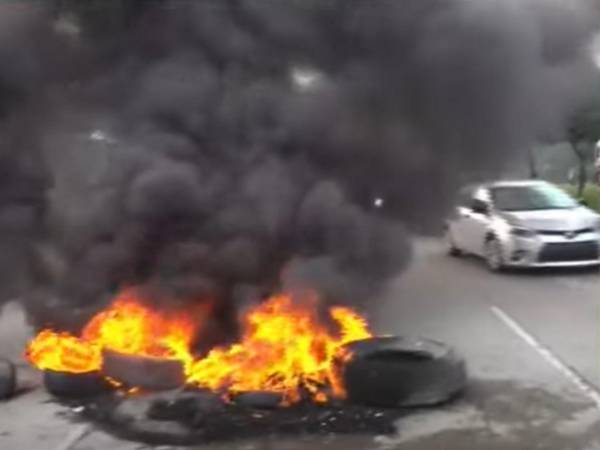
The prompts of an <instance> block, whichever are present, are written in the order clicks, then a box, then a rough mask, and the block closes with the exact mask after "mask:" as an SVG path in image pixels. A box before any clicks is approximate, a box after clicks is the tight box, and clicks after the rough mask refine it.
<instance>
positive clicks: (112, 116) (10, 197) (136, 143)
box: [0, 0, 597, 343]
mask: <svg viewBox="0 0 600 450" xmlns="http://www.w3.org/2000/svg"><path fill="white" fill-rule="evenodd" d="M596 24H597V20H596V17H595V16H594V15H593V14H592V13H589V12H588V11H587V10H586V6H585V5H584V4H583V3H582V4H581V5H580V4H578V3H576V2H568V5H566V4H563V2H546V1H541V0H527V1H520V2H513V1H495V0H490V1H486V2H471V1H466V0H452V1H448V0H405V1H401V2H400V1H388V0H380V1H376V2H373V1H370V0H302V1H297V0H285V1H282V0H219V1H216V0H215V1H202V2H180V1H170V0H163V1H112V2H98V1H86V2H81V1H58V0H54V1H48V2H33V1H32V2H27V1H23V2H6V3H5V4H2V5H0V105H1V106H0V167H1V169H2V173H3V174H4V175H3V176H2V177H0V179H1V180H2V181H1V183H2V187H1V188H0V191H1V192H2V196H1V198H0V236H1V239H0V246H1V247H2V251H0V255H1V258H2V260H1V264H2V270H1V271H0V273H2V274H3V276H4V278H5V279H3V280H2V283H0V284H1V285H2V286H3V287H5V286H6V287H7V288H8V287H10V288H11V289H10V292H8V291H7V292H5V293H4V295H3V297H6V296H8V295H9V294H10V295H13V294H15V293H19V294H21V295H22V296H23V298H24V299H25V303H26V305H27V308H28V310H29V312H30V314H31V317H32V320H33V322H34V323H35V324H36V325H39V326H41V325H51V326H53V327H54V328H59V329H65V330H77V329H78V328H79V327H81V325H82V324H83V323H85V321H86V320H87V319H88V318H89V317H90V315H91V314H93V313H94V312H96V311H97V310H98V309H99V308H101V307H103V306H105V305H106V303H107V301H108V299H109V298H110V297H111V295H112V294H113V293H114V291H115V290H116V289H118V288H119V287H122V286H124V285H131V284H136V285H144V286H145V287H146V289H147V292H148V296H147V297H148V301H151V302H153V304H154V305H156V307H171V306H172V305H179V306H180V305H185V304H186V303H187V302H211V303H212V304H213V305H214V308H213V314H214V316H213V318H214V320H213V323H212V324H211V327H212V328H213V329H212V330H211V332H210V333H209V335H210V336H212V337H213V338H214V339H215V341H225V340H228V339H233V338H234V337H233V336H234V335H235V333H236V324H237V320H238V315H239V314H240V311H242V310H243V309H244V308H245V306H246V305H247V304H248V303H251V302H254V301H258V300H260V299H261V298H262V297H263V295H264V294H265V293H269V292H272V291H274V290H277V289H282V288H283V289H288V290H302V289H306V288H310V289H315V290H317V291H318V292H319V293H320V294H321V296H322V297H323V298H324V299H325V300H326V301H330V302H336V303H344V302H346V303H353V304H355V305H363V306H365V304H366V303H368V302H370V301H371V300H372V299H374V298H375V297H376V296H377V291H378V289H380V288H381V287H383V286H384V282H385V280H386V279H387V278H388V277H389V276H391V275H393V274H395V273H397V272H398V271H400V270H402V268H403V267H405V266H406V264H407V263H408V261H409V259H410V254H411V251H410V241H409V238H408V232H409V231H410V230H417V231H423V230H427V229H431V228H435V227H436V226H437V225H438V222H439V220H440V219H441V218H442V217H443V215H444V213H445V211H446V208H447V207H448V205H449V203H450V201H451V199H452V197H453V195H454V194H453V193H454V191H455V188H456V187H457V186H458V185H459V184H460V183H461V182H462V181H464V179H466V178H469V177H471V176H472V175H473V174H480V175H481V174H490V175H491V174H494V173H497V171H499V170H501V169H502V167H503V164H504V163H505V162H506V161H507V160H508V159H509V158H510V156H512V155H515V154H517V153H518V152H519V151H521V150H522V149H526V148H527V147H528V146H529V145H530V144H531V143H532V142H533V141H535V139H536V138H537V137H538V136H540V135H542V134H543V135H548V134H551V133H552V132H553V131H556V130H558V129H560V127H561V124H562V119H563V118H564V116H565V114H566V113H568V112H569V111H570V110H571V109H572V108H573V107H574V106H575V105H576V104H577V102H578V100H579V99H580V98H581V95H582V93H583V92H585V89H586V87H587V85H588V84H587V83H588V81H590V80H591V78H592V76H593V73H595V69H594V68H593V64H592V62H591V58H590V55H589V53H588V52H587V48H588V43H589V39H590V36H591V34H592V31H593V28H594V27H595V26H596ZM377 199H380V201H379V200H377ZM25 266H27V267H28V268H29V270H27V271H25V270H24V267H25ZM23 273H27V277H25V276H21V275H22V274H23ZM5 281H6V282H5ZM25 293H26V294H25ZM215 343H216V342H215Z"/></svg>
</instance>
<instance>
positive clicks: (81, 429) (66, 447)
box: [56, 424, 91, 450]
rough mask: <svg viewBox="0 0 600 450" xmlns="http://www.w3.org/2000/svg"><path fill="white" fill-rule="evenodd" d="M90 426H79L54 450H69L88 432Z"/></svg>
mask: <svg viewBox="0 0 600 450" xmlns="http://www.w3.org/2000/svg"><path fill="white" fill-rule="evenodd" d="M90 431H91V426H90V425H89V424H83V425H79V426H78V427H77V428H75V429H74V430H73V431H72V432H71V433H69V434H68V435H67V437H66V438H65V440H64V441H62V442H61V443H60V444H59V445H58V447H56V450H70V449H71V448H72V447H73V446H74V445H75V444H77V443H78V442H79V441H81V440H82V439H83V438H84V437H85V436H86V435H87V434H88V433H89V432H90Z"/></svg>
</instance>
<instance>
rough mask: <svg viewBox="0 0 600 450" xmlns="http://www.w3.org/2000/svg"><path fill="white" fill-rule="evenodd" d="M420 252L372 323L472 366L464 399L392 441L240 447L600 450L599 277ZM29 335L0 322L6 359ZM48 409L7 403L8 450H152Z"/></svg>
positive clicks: (12, 312) (33, 396) (0, 351)
mask: <svg viewBox="0 0 600 450" xmlns="http://www.w3.org/2000/svg"><path fill="white" fill-rule="evenodd" d="M416 253H417V254H416V257H415V261H414V264H413V266H412V268H411V269H410V270H409V271H407V272H406V273H405V274H403V275H402V276H401V277H399V278H398V279H396V280H394V281H393V283H392V284H391V286H390V288H389V289H388V291H387V293H386V295H385V298H384V299H383V300H382V301H381V302H379V303H378V304H377V305H374V307H373V312H372V317H371V320H372V322H373V323H374V324H375V327H376V330H377V331H378V332H380V333H399V334H412V335H422V336H427V337H431V338H437V339H441V340H443V341H445V342H448V343H450V344H452V345H454V346H455V347H456V348H457V349H458V350H459V351H460V352H461V353H462V354H463V355H464V356H465V357H466V359H467V362H468V365H469V370H470V375H471V384H470V388H469V391H468V392H467V394H466V396H465V398H463V399H461V400H459V401H457V402H455V403H454V404H452V405H449V406H447V407H444V408H440V409H435V410H425V411H421V412H415V413H414V414H413V415H411V416H409V417H407V418H404V419H403V420H401V421H400V423H399V433H398V435H397V436H393V437H385V438H383V437H377V438H373V437H352V438H348V437H345V438H334V437H332V438H328V439H323V438H319V439H315V438H312V439H283V440H282V439H273V438H265V439H264V440H261V441H252V442H241V443H238V444H236V447H235V448H239V449H248V450H249V449H257V450H261V449H277V450H309V449H311V450H320V449H331V450H333V449H335V450H354V449H355V450H359V449H382V450H383V449H395V448H402V449H403V450H404V449H407V450H413V449H414V450H425V449H427V450H431V449H433V450H436V449H440V450H466V449H471V448H473V449H492V450H509V449H510V450H531V449H553V450H600V395H599V394H598V393H597V392H596V387H600V370H599V361H600V336H599V333H600V308H599V305H600V275H599V274H598V272H597V271H587V272H581V271H579V272H564V271H560V272H556V271H554V272H542V273H531V272H528V273H512V274H502V275H496V274H490V273H488V272H487V270H486V269H485V268H484V266H483V265H482V264H481V263H479V262H478V261H477V260H474V259H471V258H461V259H452V258H450V257H448V256H446V255H445V254H444V251H443V246H442V244H441V243H439V242H438V241H436V240H432V239H427V240H421V241H420V243H419V245H418V246H417V252H416ZM23 330H24V325H23V321H22V317H20V315H19V311H18V309H17V308H14V307H10V308H9V309H8V310H7V311H6V312H5V314H4V316H3V317H1V318H0V355H15V354H17V353H18V350H19V349H20V346H21V345H22V340H23V339H24V338H25V334H26V333H25V332H24V331H23ZM29 382H30V383H34V382H35V379H34V378H31V379H30V380H29ZM46 400H47V397H46V396H45V394H44V393H43V391H41V390H39V389H37V390H33V391H31V392H30V393H27V394H25V395H23V396H21V397H19V398H17V399H15V400H13V401H11V402H7V403H3V404H0V448H1V449H3V450H4V449H7V450H13V449H15V450H16V449H21V448H23V449H25V448H27V449H32V450H36V449H43V450H67V449H74V450H100V449H106V448H111V449H113V450H134V449H143V448H148V447H144V446H142V445H139V444H135V443H127V442H122V441H118V440H116V439H113V438H111V437H110V436H107V435H105V434H103V433H102V432H100V431H97V430H87V429H85V428H83V427H82V426H81V425H79V424H73V423H71V422H70V421H69V420H68V419H67V418H65V417H63V416H62V415H61V414H58V415H57V413H63V414H64V410H63V409H62V408H60V407H58V406H56V405H54V404H51V403H45V401H46ZM198 448H207V449H208V448H210V449H215V450H221V449H222V450H225V449H232V448H234V447H233V446H232V445H231V444H223V445H218V446H214V445H213V446H210V447H198ZM163 449H166V447H163Z"/></svg>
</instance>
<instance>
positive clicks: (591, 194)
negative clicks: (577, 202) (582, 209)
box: [563, 184, 600, 212]
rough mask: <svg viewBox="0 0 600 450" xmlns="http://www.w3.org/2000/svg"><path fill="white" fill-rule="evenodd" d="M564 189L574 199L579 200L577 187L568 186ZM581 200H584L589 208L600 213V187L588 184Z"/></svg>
mask: <svg viewBox="0 0 600 450" xmlns="http://www.w3.org/2000/svg"><path fill="white" fill-rule="evenodd" d="M563 189H564V190H565V191H567V192H568V193H569V194H571V195H572V196H573V197H576V198H577V187H576V186H573V185H571V184H568V185H565V186H563ZM581 200H583V201H584V202H585V204H586V205H587V206H588V207H590V208H592V209H595V210H596V211H598V212H600V186H598V185H595V184H587V185H586V186H585V188H584V190H583V195H582V196H581Z"/></svg>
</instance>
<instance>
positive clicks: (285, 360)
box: [26, 290, 371, 404]
mask: <svg viewBox="0 0 600 450" xmlns="http://www.w3.org/2000/svg"><path fill="white" fill-rule="evenodd" d="M317 306H318V302H317V300H316V298H313V299H310V300H308V301H304V302H297V301H295V300H294V299H292V297H290V296H288V295H279V296H274V297H271V298H270V299H268V300H267V301H266V302H264V303H262V304H260V305H258V306H256V307H255V308H253V309H252V310H250V311H249V313H248V314H247V315H246V317H245V319H244V324H243V325H244V328H243V335H242V339H241V341H240V342H238V343H236V344H233V345H230V346H227V347H217V348H214V349H213V350H211V351H210V352H209V353H208V355H207V356H206V357H204V358H201V359H196V358H194V356H193V354H192V351H191V344H192V341H193V338H194V335H195V332H196V327H195V324H198V323H200V324H201V323H202V320H203V317H191V315H190V314H173V313H168V314H167V313H165V314H163V313H159V312H157V311H152V310H150V309H148V308H147V307H145V306H143V305H142V304H141V302H140V301H139V299H138V298H137V297H136V293H135V291H134V290H126V291H124V292H123V293H121V294H120V295H119V296H117V298H116V299H115V301H114V302H113V304H112V305H111V306H110V307H109V308H108V309H107V310H105V311H102V312H100V313H99V314H97V315H96V316H95V317H93V318H92V320H90V322H89V323H88V324H87V326H86V327H85V328H84V330H83V332H82V333H81V336H80V337H75V336H72V335H69V334H66V333H57V332H54V331H51V330H44V331H42V332H40V333H39V334H38V335H37V336H36V337H35V339H34V340H33V341H32V342H31V343H30V344H29V346H28V348H27V352H26V356H27V358H28V359H29V361H31V363H32V364H34V365H35V366H36V367H38V368H39V369H49V370H55V371H63V372H73V373H81V372H87V371H94V370H101V367H102V350H103V349H111V350H115V351H118V352H120V353H125V354H131V355H138V356H151V357H161V358H171V359H177V360H180V361H182V362H183V364H184V367H185V370H186V377H187V383H188V384H192V385H196V386H199V387H203V388H208V389H211V390H214V391H223V392H226V393H227V395H232V394H235V393H237V392H243V391H251V390H264V391H271V392H277V393H280V394H282V396H283V398H284V402H285V403H287V404H289V403H294V402H296V401H298V400H299V399H300V398H301V396H302V395H303V394H302V393H303V392H306V393H307V394H309V395H310V396H311V397H312V398H313V400H315V401H317V402H323V401H326V400H327V399H328V398H329V396H330V395H332V396H337V397H343V395H344V389H343V386H342V383H341V381H340V379H339V376H338V373H337V371H336V363H335V359H336V356H337V355H338V354H339V351H340V348H341V347H342V346H343V345H344V344H345V343H347V342H350V341H353V340H358V339H364V338H367V337H369V336H371V334H370V332H369V330H368V327H367V324H366V321H365V320H364V319H363V318H362V317H360V316H359V315H358V314H357V313H355V312H354V311H352V310H351V309H349V308H344V307H334V308H331V309H329V310H328V311H327V314H326V315H327V316H328V317H327V318H326V319H327V320H328V321H330V322H331V323H330V324H325V323H324V321H323V320H322V318H321V317H320V316H319V313H318V308H317ZM327 320H326V321H327ZM326 321H325V322H326Z"/></svg>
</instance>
